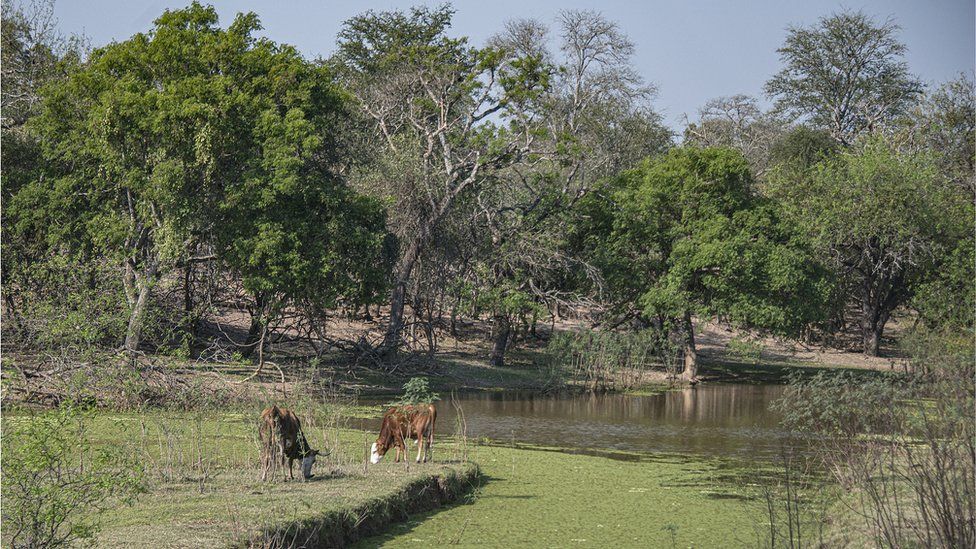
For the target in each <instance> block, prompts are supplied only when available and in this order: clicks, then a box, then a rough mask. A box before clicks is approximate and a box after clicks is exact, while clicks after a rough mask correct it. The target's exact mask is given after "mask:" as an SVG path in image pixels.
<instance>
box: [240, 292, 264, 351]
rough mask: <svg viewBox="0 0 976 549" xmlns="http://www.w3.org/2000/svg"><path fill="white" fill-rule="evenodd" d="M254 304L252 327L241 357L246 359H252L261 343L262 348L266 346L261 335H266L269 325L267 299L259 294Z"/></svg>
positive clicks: (245, 340) (248, 330) (248, 331)
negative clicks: (265, 330)
mask: <svg viewBox="0 0 976 549" xmlns="http://www.w3.org/2000/svg"><path fill="white" fill-rule="evenodd" d="M254 302H255V305H254V310H252V312H251V326H250V327H249V328H248V329H247V338H245V339H244V346H243V347H242V348H241V356H243V357H244V358H250V357H251V355H252V354H253V353H254V348H255V347H256V346H257V345H258V343H259V341H260V344H261V346H262V347H263V346H264V341H262V340H261V339H262V338H261V334H263V333H264V327H265V324H267V318H266V317H267V311H266V307H265V306H266V304H267V298H266V297H265V296H264V295H263V294H259V295H257V296H255V297H254Z"/></svg>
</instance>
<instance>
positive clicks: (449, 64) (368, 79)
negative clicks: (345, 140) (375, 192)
mask: <svg viewBox="0 0 976 549" xmlns="http://www.w3.org/2000/svg"><path fill="white" fill-rule="evenodd" d="M452 15H453V11H452V10H451V8H449V7H442V8H439V9H437V10H428V9H426V8H415V9H413V10H411V12H410V14H405V13H403V12H399V11H395V12H384V13H372V12H370V13H367V14H365V15H361V16H358V17H355V18H353V19H351V20H349V21H347V22H346V26H345V28H344V29H343V31H342V32H341V33H340V43H339V53H338V55H337V57H336V61H337V65H338V66H339V67H340V71H341V73H342V74H343V75H344V76H345V78H346V79H347V82H348V84H349V89H350V90H352V92H353V93H354V94H355V95H356V98H357V99H358V101H359V104H360V107H361V109H362V112H363V113H364V115H365V116H366V117H367V118H368V119H369V120H371V121H372V123H373V124H374V126H375V129H376V130H377V131H378V133H379V135H380V137H381V139H382V143H383V145H384V147H383V148H384V149H385V152H386V153H387V154H389V155H391V159H392V160H393V162H392V163H387V164H386V166H385V167H386V173H383V174H382V175H381V176H380V177H381V178H383V179H384V180H385V181H381V182H380V187H381V189H382V190H381V192H383V193H388V194H387V196H388V197H389V198H391V199H392V200H394V201H395V202H396V205H395V208H394V209H395V210H402V211H404V212H409V216H410V217H411V218H412V219H411V220H410V222H408V223H403V224H402V225H401V226H399V227H396V233H397V236H398V237H399V239H400V251H399V258H398V260H397V261H396V265H395V267H394V272H393V281H392V282H393V290H392V293H391V297H390V321H389V324H388V326H387V329H386V335H385V337H384V343H383V348H384V349H388V350H389V349H396V348H397V347H398V346H399V343H400V336H401V330H402V327H403V309H404V302H405V297H406V293H407V285H408V282H409V281H410V278H411V275H412V273H413V270H414V266H415V265H416V263H417V261H418V259H419V258H420V256H421V253H422V251H423V249H424V247H425V246H426V245H427V243H428V240H429V239H430V237H431V235H432V234H433V232H434V231H435V230H436V228H437V227H438V226H439V225H440V223H441V222H442V221H443V220H444V218H445V217H446V216H447V215H448V214H449V213H450V212H451V210H452V209H453V208H454V205H455V203H456V201H457V200H458V198H459V197H461V196H463V195H464V194H465V193H468V192H469V191H472V190H474V189H476V188H478V187H479V186H480V185H481V184H483V183H484V182H485V181H487V180H488V179H489V177H490V175H491V174H492V173H493V172H495V171H497V170H499V169H501V168H504V167H507V166H510V165H512V164H513V163H514V162H517V161H518V160H519V159H520V158H521V157H522V155H524V154H525V153H526V152H527V151H529V150H531V149H532V146H533V142H534V139H535V137H534V136H533V135H532V134H530V133H526V132H519V131H516V132H511V131H508V132H503V131H498V128H496V126H495V124H494V122H493V119H497V117H499V116H502V115H503V114H504V113H503V111H504V110H505V109H507V108H508V106H509V105H510V104H514V103H519V102H524V101H526V100H528V99H529V98H531V96H532V95H533V94H534V93H535V92H536V91H537V90H539V89H541V87H542V86H543V85H544V78H545V75H544V74H542V69H543V68H542V67H541V65H538V64H533V63H530V62H522V63H520V62H517V58H511V57H506V56H502V55H500V54H499V53H498V52H496V51H495V50H494V49H492V48H486V49H476V48H472V47H470V46H469V45H468V44H467V41H466V40H465V39H463V38H462V39H453V38H450V37H448V36H447V35H446V32H447V30H448V28H449V27H450V23H451V17H452ZM390 179H393V181H392V182H390ZM396 179H400V180H401V181H400V182H397V181H396Z"/></svg>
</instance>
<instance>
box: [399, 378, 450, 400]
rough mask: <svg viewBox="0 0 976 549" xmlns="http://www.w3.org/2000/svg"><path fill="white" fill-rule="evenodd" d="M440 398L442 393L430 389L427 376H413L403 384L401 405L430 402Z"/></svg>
mask: <svg viewBox="0 0 976 549" xmlns="http://www.w3.org/2000/svg"><path fill="white" fill-rule="evenodd" d="M440 398H441V397H440V395H438V394H437V393H435V392H433V391H431V390H430V385H429V384H428V382H427V378H426V377H412V378H410V381H407V382H406V383H404V384H403V396H402V397H400V405H402V406H408V405H416V404H429V403H431V402H434V401H435V400H440Z"/></svg>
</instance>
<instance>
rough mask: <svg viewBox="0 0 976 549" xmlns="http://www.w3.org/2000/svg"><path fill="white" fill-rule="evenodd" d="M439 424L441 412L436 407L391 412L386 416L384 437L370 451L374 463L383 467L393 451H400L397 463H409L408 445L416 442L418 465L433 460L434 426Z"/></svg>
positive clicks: (395, 409) (420, 407)
mask: <svg viewBox="0 0 976 549" xmlns="http://www.w3.org/2000/svg"><path fill="white" fill-rule="evenodd" d="M436 422H437V409H436V408H434V405H433V404H426V405H419V406H401V407H399V408H390V409H389V410H387V411H386V413H385V414H383V423H382V425H380V436H379V437H378V438H377V439H376V442H374V443H373V447H372V449H371V450H370V457H369V461H370V463H373V464H376V463H379V461H380V458H382V457H383V456H384V455H386V452H387V451H388V450H389V449H390V447H393V448H396V457H395V458H394V461H400V452H403V459H407V445H406V443H405V441H406V440H407V439H410V438H413V439H414V440H416V441H417V445H418V446H419V447H418V448H417V463H420V460H421V456H422V457H423V460H424V463H426V462H427V460H428V459H429V458H430V453H431V447H433V445H434V424H435V423H436Z"/></svg>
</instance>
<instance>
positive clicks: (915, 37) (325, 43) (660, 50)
mask: <svg viewBox="0 0 976 549" xmlns="http://www.w3.org/2000/svg"><path fill="white" fill-rule="evenodd" d="M188 3H189V0H185V1H176V0H59V1H58V3H57V5H56V14H57V16H58V17H59V19H60V22H61V27H62V29H63V30H64V31H66V32H71V33H84V34H86V35H87V36H88V37H89V38H90V39H91V41H92V45H94V46H99V45H103V44H106V43H108V42H110V41H112V40H124V39H125V38H127V37H129V36H131V35H132V34H134V33H136V32H140V31H145V30H148V29H149V28H150V27H151V25H152V21H153V19H155V18H156V17H157V16H158V15H159V14H160V13H162V11H163V10H164V9H165V8H178V7H182V6H185V5H187V4H188ZM212 3H213V4H214V5H215V6H216V7H217V11H218V13H219V14H220V17H221V24H222V25H227V24H229V23H230V21H231V20H232V19H233V17H234V15H235V14H236V13H238V12H241V11H254V12H256V13H257V14H258V15H259V16H260V18H261V22H262V23H263V24H264V27H265V31H264V32H265V35H267V36H269V37H270V38H272V39H274V40H276V41H279V42H287V43H290V44H293V45H295V46H296V47H298V48H299V49H300V50H301V51H302V52H304V53H305V54H306V55H308V56H309V57H316V56H319V55H322V56H327V55H329V54H330V53H331V52H332V51H333V50H334V48H335V42H336V34H337V32H338V30H339V28H340V26H341V24H342V22H343V21H345V20H346V19H348V18H349V17H352V16H353V15H356V14H358V13H361V12H363V11H366V10H368V9H375V10H383V9H391V8H406V7H409V6H411V5H418V4H428V5H438V4H440V3H441V2H424V1H412V2H411V1H403V2H391V1H386V2H381V1H375V0H369V1H361V2H355V1H311V0H290V1H284V0H282V1H277V2H276V1H270V0H266V1H259V0H247V1H236V2H234V1H227V0H214V1H213V2H212ZM453 5H454V7H455V9H456V10H457V14H456V15H455V19H454V34H455V35H467V36H469V37H471V39H472V40H473V41H474V43H476V44H481V43H483V42H484V40H485V39H486V38H487V37H488V36H490V35H492V34H494V33H495V32H497V31H498V30H499V29H501V28H502V24H503V23H504V21H506V20H508V19H513V18H519V17H532V18H536V19H539V20H542V21H544V22H546V23H549V24H550V25H552V24H553V22H554V18H555V16H556V14H557V13H558V12H559V10H561V9H567V8H571V9H595V10H598V11H601V12H602V13H603V14H604V15H606V16H607V17H609V18H610V19H613V20H614V21H616V22H617V23H619V24H620V26H621V28H622V29H623V30H624V31H625V32H626V33H627V34H628V35H629V36H630V37H631V39H632V40H633V41H634V43H635V45H636V52H635V56H634V64H635V66H636V67H637V70H638V71H639V72H640V73H641V74H642V75H643V76H644V78H645V79H647V80H648V81H650V82H652V83H654V84H655V85H656V86H657V87H658V90H659V93H658V97H657V100H656V101H655V106H656V107H657V109H658V110H659V111H660V112H661V113H662V114H663V115H664V118H665V121H666V122H667V123H668V124H669V125H670V126H672V127H674V128H676V129H677V128H680V127H681V126H682V116H683V115H684V114H685V113H687V114H688V115H689V117H693V116H694V115H695V113H696V112H697V109H698V108H699V107H700V106H701V105H702V104H703V103H704V102H705V101H707V100H708V99H711V98H713V97H718V96H722V95H732V94H736V93H746V94H750V95H755V96H758V97H761V96H762V86H763V83H764V82H765V81H766V80H767V79H768V78H769V77H770V76H771V75H772V74H773V73H774V72H776V71H777V70H778V68H779V66H780V65H779V60H778V57H777V54H776V48H777V47H779V46H780V45H781V44H782V43H783V39H784V37H785V36H786V27H787V26H789V25H791V24H792V25H810V24H812V23H814V22H815V21H816V20H817V19H818V18H819V17H821V16H823V15H826V14H829V13H831V12H833V11H837V10H840V9H844V8H850V9H863V10H864V11H865V12H866V13H868V14H870V15H872V16H875V17H877V18H879V19H883V18H887V17H893V18H894V19H895V20H896V21H897V22H898V23H899V24H900V25H901V27H902V34H901V39H902V41H903V42H904V43H905V44H907V45H908V48H909V52H908V55H907V60H908V63H909V66H910V67H911V69H912V71H913V72H914V73H915V74H917V75H919V76H920V77H921V78H922V79H923V80H924V81H926V82H928V83H938V82H942V81H944V80H946V79H949V78H952V77H954V76H955V75H957V74H958V73H960V72H966V73H969V74H972V71H973V69H974V65H976V9H974V2H973V0H928V1H926V0H889V1H883V0H848V1H845V2H832V1H827V0H755V1H737V2H733V1H723V0H687V1H671V2H663V1H658V2H638V1H624V0H617V1H614V0H605V1H602V2H601V1H598V0H589V1H581V0H562V1H553V0H543V1H530V0H483V1H464V0H458V1H455V2H453Z"/></svg>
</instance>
